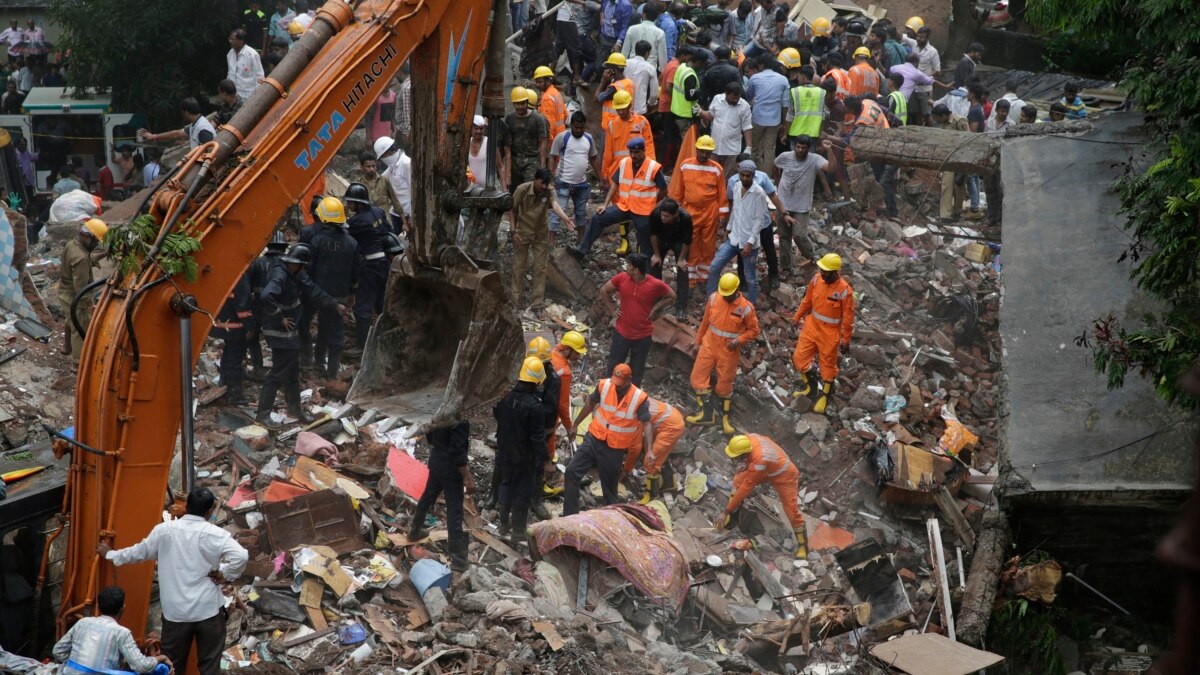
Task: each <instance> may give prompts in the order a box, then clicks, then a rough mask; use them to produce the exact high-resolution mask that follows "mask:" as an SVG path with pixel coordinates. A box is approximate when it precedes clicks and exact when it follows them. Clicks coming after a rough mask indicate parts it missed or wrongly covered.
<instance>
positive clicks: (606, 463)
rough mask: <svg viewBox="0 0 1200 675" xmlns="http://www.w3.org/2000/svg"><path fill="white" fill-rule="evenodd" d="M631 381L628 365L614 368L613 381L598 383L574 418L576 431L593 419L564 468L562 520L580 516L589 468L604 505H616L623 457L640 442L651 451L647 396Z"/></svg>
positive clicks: (631, 375)
mask: <svg viewBox="0 0 1200 675" xmlns="http://www.w3.org/2000/svg"><path fill="white" fill-rule="evenodd" d="M632 378H633V370H632V369H630V367H629V364H627V363H620V364H617V367H616V368H613V371H612V377H611V378H609V379H604V380H600V382H599V383H597V385H596V388H595V389H594V390H593V391H592V393H591V395H590V396H588V398H587V402H585V403H584V404H583V410H581V411H580V412H579V414H578V415H576V416H575V427H576V428H578V427H579V423H580V422H582V421H583V420H584V418H586V417H587V416H588V415H592V421H591V423H589V424H588V430H587V436H586V437H584V439H583V445H580V446H579V450H578V451H577V452H576V453H575V456H574V457H572V458H571V463H570V464H569V465H568V466H567V472H566V473H567V476H566V477H567V486H566V491H565V492H564V494H563V515H564V516H571V515H574V514H576V513H579V484H580V483H581V482H582V481H583V478H584V476H586V475H587V473H588V471H590V470H591V469H592V467H595V468H596V470H597V471H598V472H599V473H600V487H601V488H602V489H603V491H604V503H605V504H616V503H617V483H618V482H619V481H620V479H621V466H622V465H623V464H624V462H625V456H626V453H629V452H636V447H635V444H637V443H638V442H639V441H640V442H641V444H642V446H643V447H644V448H647V449H649V448H652V447H654V427H652V426H651V425H650V404H649V402H648V401H647V397H646V393H645V392H643V391H642V390H641V389H638V388H637V387H636V386H635V385H634V384H633V379H632ZM593 413H595V414H594V415H593ZM639 428H640V429H639ZM639 431H640V436H641V438H639Z"/></svg>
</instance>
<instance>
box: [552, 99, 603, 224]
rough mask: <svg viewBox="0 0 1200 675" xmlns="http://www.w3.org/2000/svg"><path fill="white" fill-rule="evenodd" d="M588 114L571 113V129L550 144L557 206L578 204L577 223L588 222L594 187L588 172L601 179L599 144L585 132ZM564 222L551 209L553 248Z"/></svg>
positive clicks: (563, 206) (564, 208)
mask: <svg viewBox="0 0 1200 675" xmlns="http://www.w3.org/2000/svg"><path fill="white" fill-rule="evenodd" d="M586 128H587V115H585V114H583V111H582V110H576V111H575V112H574V113H572V114H571V128H570V129H568V130H567V131H564V132H562V133H560V134H559V135H557V136H555V137H554V140H553V141H551V143H550V171H551V172H552V173H553V174H554V192H555V194H556V195H557V196H558V206H559V208H561V209H562V210H563V211H566V210H567V204H568V203H572V202H573V203H574V204H575V214H574V215H575V222H577V223H586V222H587V203H588V198H589V197H591V194H592V188H591V186H590V185H589V184H588V178H587V171H588V167H589V166H590V167H592V171H594V172H596V175H597V176H600V175H601V173H600V153H599V152H598V151H597V150H596V141H595V139H594V138H592V135H591V134H589V133H587V132H586V131H584V129H586ZM561 224H562V221H561V220H560V219H559V217H558V214H557V213H555V212H554V210H553V209H552V210H551V212H550V245H551V246H554V244H555V239H556V235H557V233H558V228H559V227H560V226H561Z"/></svg>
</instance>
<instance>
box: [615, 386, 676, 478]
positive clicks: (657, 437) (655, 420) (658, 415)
mask: <svg viewBox="0 0 1200 675" xmlns="http://www.w3.org/2000/svg"><path fill="white" fill-rule="evenodd" d="M646 403H647V404H649V406H650V426H651V427H653V428H654V445H653V447H651V448H650V449H649V450H648V451H646V458H645V460H643V462H642V468H643V469H645V470H646V473H648V474H650V475H651V476H657V475H658V474H660V473H662V468H663V464H666V463H667V457H668V456H670V454H671V451H672V450H674V449H675V444H676V443H677V442H679V439H680V438H681V437H682V436H683V432H684V431H685V430H686V429H687V427H686V426H685V425H684V423H683V413H681V412H679V408H676V407H675V406H673V405H671V404H670V403H667V402H665V401H660V400H658V399H656V398H649V399H647V401H646ZM639 436H640V430H639ZM642 445H643V444H642V439H641V438H640V437H639V438H638V442H637V443H636V444H635V445H633V446H632V447H630V448H629V452H628V453H627V454H626V455H625V468H624V469H623V472H624V473H629V472H630V471H632V470H633V466H634V464H637V458H638V455H639V454H641V452H640V451H641V449H642Z"/></svg>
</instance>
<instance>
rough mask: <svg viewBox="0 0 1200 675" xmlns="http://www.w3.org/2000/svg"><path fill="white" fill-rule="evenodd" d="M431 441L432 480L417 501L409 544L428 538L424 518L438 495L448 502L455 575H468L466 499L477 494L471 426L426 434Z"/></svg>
mask: <svg viewBox="0 0 1200 675" xmlns="http://www.w3.org/2000/svg"><path fill="white" fill-rule="evenodd" d="M425 440H427V441H429V444H430V446H432V447H431V448H430V450H429V480H427V481H426V482H425V491H424V492H422V493H421V499H420V500H419V501H417V508H416V510H415V511H413V516H412V521H411V522H409V524H408V540H409V541H419V540H421V539H424V538H425V537H428V536H429V532H428V531H427V530H425V528H423V527H421V524H422V523H424V522H425V515H426V514H428V513H429V509H431V508H433V505H434V503H435V502H437V498H438V495H443V496H445V498H446V529H447V530H449V532H450V539H449V542H450V567H451V569H453V570H454V571H455V572H465V571H467V562H468V561H467V544H468V539H467V533H466V532H465V531H463V495H464V493H472V492H475V479H474V478H473V477H472V476H471V467H470V465H469V464H468V463H467V451H468V449H469V447H470V440H471V423H470V422H467V421H462V422H458V423H457V424H452V425H450V426H445V427H441V428H439V429H434V430H433V431H429V432H426V434H425Z"/></svg>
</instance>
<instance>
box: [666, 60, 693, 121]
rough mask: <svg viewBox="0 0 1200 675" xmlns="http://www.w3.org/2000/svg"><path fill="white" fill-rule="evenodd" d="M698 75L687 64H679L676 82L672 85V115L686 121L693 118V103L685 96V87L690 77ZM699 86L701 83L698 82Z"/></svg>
mask: <svg viewBox="0 0 1200 675" xmlns="http://www.w3.org/2000/svg"><path fill="white" fill-rule="evenodd" d="M694 75H696V71H694V70H692V67H691V66H689V65H688V64H686V63H681V64H679V67H678V68H676V69H675V81H674V82H672V83H671V114H672V115H674V116H676V117H682V118H684V119H691V118H692V103H693V101H689V100H687V97H686V96H684V94H683V92H684V85H683V83H684V82H686V81H687V79H688V78H689V77H692V76H694ZM697 84H699V82H697Z"/></svg>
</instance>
